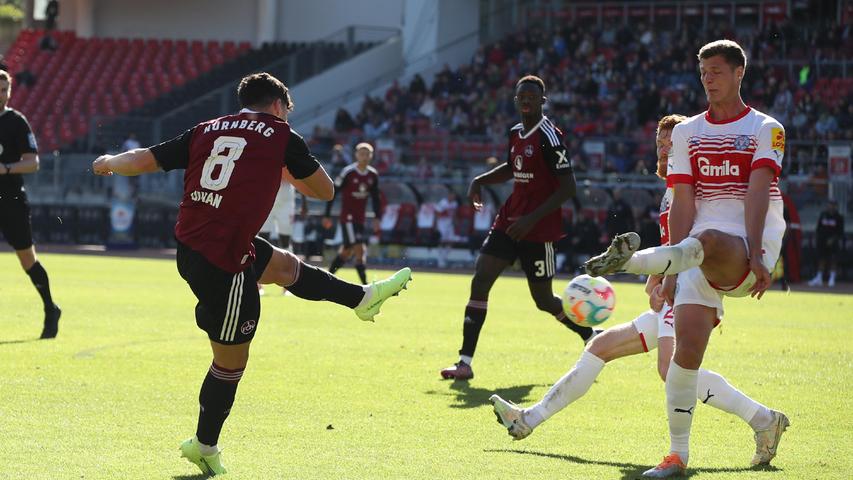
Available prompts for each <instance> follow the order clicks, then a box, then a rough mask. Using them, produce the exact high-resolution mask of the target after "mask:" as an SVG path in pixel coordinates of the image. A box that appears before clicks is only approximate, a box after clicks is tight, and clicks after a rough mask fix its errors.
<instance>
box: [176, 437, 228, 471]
mask: <svg viewBox="0 0 853 480" xmlns="http://www.w3.org/2000/svg"><path fill="white" fill-rule="evenodd" d="M181 456H182V457H184V458H186V459H187V460H189V461H190V462H192V463H194V464H195V465H196V466H197V467H198V468H199V469H201V473H203V474H205V475H210V476H211V477H215V476H217V475H225V474H226V473H228V471H227V470H225V467H223V466H222V458H221V457H222V452H216V453H215V454H214V455H209V456H204V455H202V454H201V449H200V448H199V446H198V440H196V439H195V438H190V439H189V440H186V441H184V443H182V444H181Z"/></svg>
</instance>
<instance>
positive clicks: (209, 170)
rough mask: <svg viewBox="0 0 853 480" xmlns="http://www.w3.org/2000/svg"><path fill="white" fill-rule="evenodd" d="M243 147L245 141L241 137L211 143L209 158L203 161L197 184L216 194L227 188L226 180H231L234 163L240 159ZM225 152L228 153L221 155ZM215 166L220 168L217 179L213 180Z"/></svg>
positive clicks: (224, 138) (221, 139)
mask: <svg viewBox="0 0 853 480" xmlns="http://www.w3.org/2000/svg"><path fill="white" fill-rule="evenodd" d="M245 146H246V139H245V138H242V137H229V136H222V137H219V138H217V139H216V140H215V141H214V142H213V149H211V150H210V156H209V157H207V160H205V162H204V168H202V170H201V180H200V181H199V183H200V184H201V186H202V188H206V189H208V190H213V191H214V192H216V191H219V190H222V189H223V188H225V187H227V186H228V180H230V179H231V174H232V173H233V172H234V162H236V161H237V160H239V159H240V155H242V154H243V148H244V147H245ZM225 150H227V151H228V153H227V154H226V155H222V152H223V151H225ZM217 165H219V166H221V169H220V170H219V177H218V178H213V171H214V170H216V166H217Z"/></svg>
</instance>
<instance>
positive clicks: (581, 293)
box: [563, 275, 616, 327]
mask: <svg viewBox="0 0 853 480" xmlns="http://www.w3.org/2000/svg"><path fill="white" fill-rule="evenodd" d="M615 306H616V294H615V293H614V292H613V286H611V285H610V282H608V281H607V280H605V279H604V277H590V276H589V275H578V276H577V277H575V278H573V279H572V281H571V282H569V284H568V285H567V286H566V289H565V290H564V291H563V311H564V312H565V313H566V316H567V317H569V318H570V319H571V320H572V321H573V322H575V323H577V324H578V325H580V326H583V327H594V326H596V325H599V324H601V323H604V322H605V321H607V319H608V318H610V315H612V314H613V308H614V307H615Z"/></svg>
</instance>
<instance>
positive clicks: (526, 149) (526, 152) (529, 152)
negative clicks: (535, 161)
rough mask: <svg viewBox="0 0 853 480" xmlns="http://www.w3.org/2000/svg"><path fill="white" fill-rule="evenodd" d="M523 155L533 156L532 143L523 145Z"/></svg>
mask: <svg viewBox="0 0 853 480" xmlns="http://www.w3.org/2000/svg"><path fill="white" fill-rule="evenodd" d="M524 156H525V157H532V156H533V145H527V146H526V147H524Z"/></svg>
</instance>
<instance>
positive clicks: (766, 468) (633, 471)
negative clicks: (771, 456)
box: [483, 448, 783, 480]
mask: <svg viewBox="0 0 853 480" xmlns="http://www.w3.org/2000/svg"><path fill="white" fill-rule="evenodd" d="M483 451H484V452H486V453H515V454H520V455H532V456H535V457H544V458H552V459H555V460H563V461H566V462H571V463H577V464H580V465H601V466H604V467H616V468H618V469H619V471H620V473H621V474H622V476H621V477H619V478H620V480H634V479H639V478H642V477H641V476H642V474H643V472H645V471H646V470H648V469H649V468H651V467H653V466H654V465H637V464H636V463H621V462H607V461H602V460H588V459H586V458H581V457H576V456H574V455H562V454H558V453H546V452H536V451H533V450H517V449H512V448H505V449H483ZM750 471H757V472H782V471H783V470H782V469H780V468H777V467H775V466H773V465H761V466H758V467H723V468H702V467H700V468H688V469H687V474H686V475H684V477H690V476H693V474H694V473H726V472H732V473H736V472H750ZM684 477H682V478H684Z"/></svg>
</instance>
